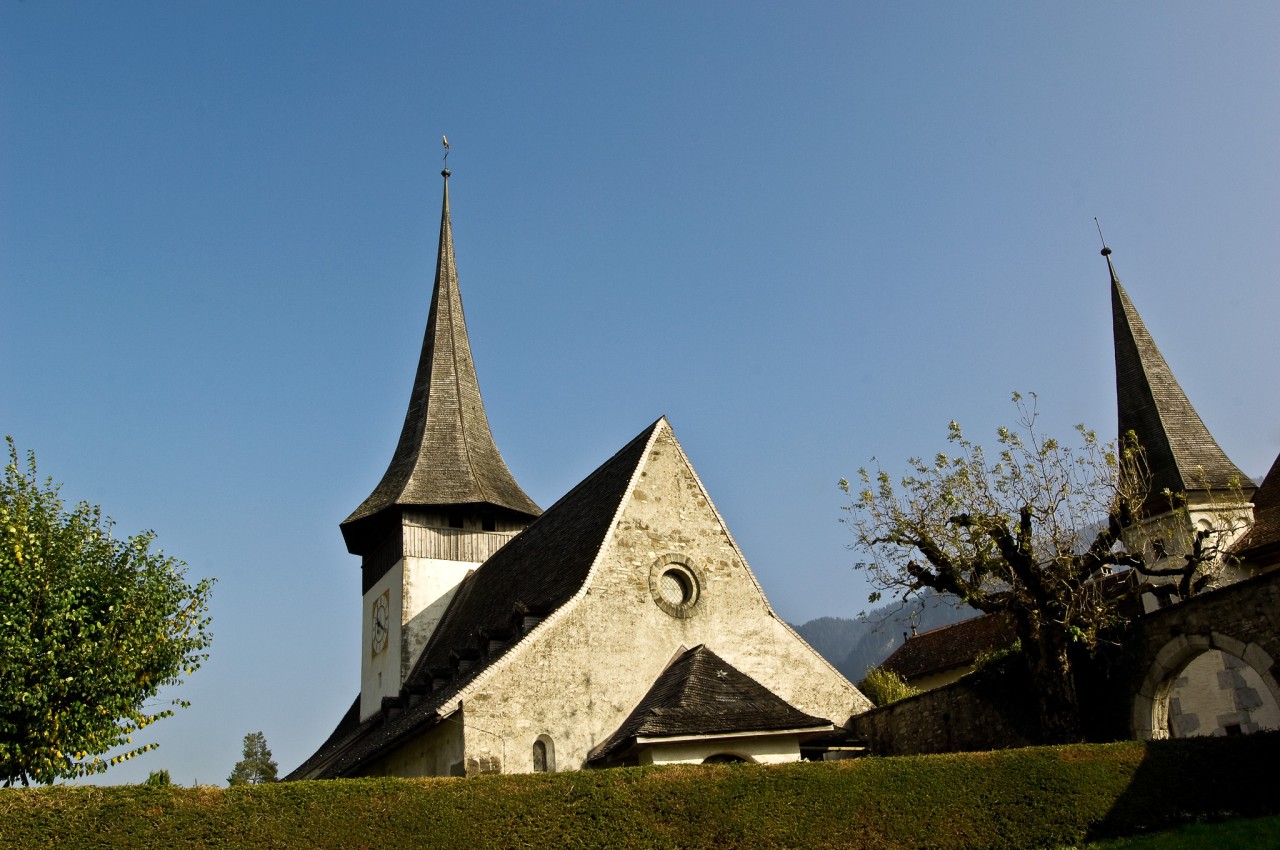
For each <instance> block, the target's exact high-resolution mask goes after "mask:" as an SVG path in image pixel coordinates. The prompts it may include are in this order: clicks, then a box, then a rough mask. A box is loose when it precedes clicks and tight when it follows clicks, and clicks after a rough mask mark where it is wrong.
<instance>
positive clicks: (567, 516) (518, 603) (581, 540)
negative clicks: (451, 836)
mask: <svg viewBox="0 0 1280 850" xmlns="http://www.w3.org/2000/svg"><path fill="white" fill-rule="evenodd" d="M663 421H664V420H662V419H659V420H658V421H657V422H654V423H653V424H652V425H650V426H649V427H648V428H646V429H645V430H644V431H643V432H641V433H640V435H639V436H637V437H636V438H635V439H634V440H632V441H631V442H629V443H627V445H626V446H624V447H623V448H622V449H621V450H620V451H619V452H618V453H617V454H615V455H614V456H613V457H612V458H610V459H609V460H607V461H606V462H605V463H604V464H603V465H601V466H600V467H599V468H598V469H596V471H595V472H593V473H591V474H590V475H588V476H587V477H586V478H585V479H583V481H582V482H581V483H580V484H578V486H576V487H574V488H573V489H572V490H570V491H569V492H568V493H567V494H566V495H565V496H564V497H563V498H561V499H560V501H558V502H556V503H555V504H554V505H552V506H551V507H550V508H549V509H548V510H547V512H546V513H544V514H543V515H542V516H541V517H539V518H538V519H537V520H535V521H534V522H533V523H532V524H531V525H530V526H529V527H528V528H526V529H525V530H524V531H522V532H520V533H519V534H518V535H516V536H515V537H514V538H513V539H512V540H511V542H509V543H507V544H506V545H505V546H503V547H502V548H501V549H499V550H498V551H497V552H496V553H495V554H494V555H493V557H491V558H490V559H489V560H487V561H485V562H484V563H483V564H481V565H480V567H478V568H477V569H476V570H475V571H473V572H472V573H470V574H469V575H468V576H467V577H466V578H465V579H463V581H462V583H461V584H460V585H459V586H458V590H457V592H456V593H455V594H454V596H453V599H452V601H450V603H449V607H448V608H447V609H446V611H445V614H444V617H443V618H442V619H441V621H440V625H439V626H438V627H437V628H436V630H435V633H434V634H432V636H431V639H430V640H429V641H428V643H427V646H426V648H425V649H424V650H423V652H422V655H421V656H420V657H419V659H418V662H417V663H416V664H415V665H414V668H413V670H412V671H411V672H410V674H409V678H408V680H407V681H406V683H405V692H404V696H405V697H406V698H405V699H401V700H395V701H389V702H388V703H387V705H388V707H389V708H390V709H391V710H390V711H389V712H387V713H386V715H385V716H384V715H383V714H375V715H372V716H371V717H370V718H369V719H368V720H366V721H364V722H363V723H359V722H355V723H353V724H349V725H348V726H345V727H344V726H343V725H341V724H340V725H339V727H338V729H337V730H335V732H334V734H333V735H331V736H330V738H329V740H328V741H326V742H325V744H324V745H322V746H321V747H320V749H319V750H318V751H317V752H316V753H315V754H314V755H313V756H312V757H311V758H310V759H308V760H307V761H306V762H305V763H304V764H303V765H302V766H301V767H299V768H298V769H297V770H295V771H294V772H293V773H292V774H290V778H301V777H302V776H305V775H308V774H309V773H310V772H311V771H313V770H316V769H318V770H319V774H318V775H319V776H320V777H321V778H327V777H334V776H350V775H355V774H357V773H359V771H360V769H361V767H362V765H364V764H365V763H367V762H368V761H369V760H370V759H374V758H377V757H378V756H380V755H381V754H383V753H384V752H386V751H387V750H388V749H389V748H390V747H392V746H394V745H395V744H396V743H397V742H398V741H400V740H401V739H403V738H404V737H406V736H409V735H413V734H417V733H421V732H423V731H425V730H426V729H428V728H430V727H431V726H433V725H434V724H435V723H437V722H439V720H440V716H439V712H440V710H441V709H442V707H443V706H445V704H446V703H448V702H449V701H450V700H452V699H453V698H454V697H456V696H457V695H458V693H459V692H460V691H462V689H463V688H464V687H466V686H467V685H468V684H470V683H471V682H473V681H474V680H475V679H476V677H477V676H479V675H480V674H481V673H483V672H484V671H485V670H486V669H487V668H488V667H489V666H490V665H491V664H493V663H494V662H495V661H497V660H498V659H499V658H501V657H502V655H503V654H504V653H505V652H507V651H509V650H510V649H511V648H512V647H513V646H515V645H516V644H518V643H519V642H520V641H521V640H522V639H523V637H524V635H523V633H522V632H521V631H520V630H519V628H518V624H519V623H520V621H521V620H522V619H523V617H524V615H525V614H532V615H536V616H547V615H550V614H551V613H552V612H554V611H555V610H556V609H557V608H559V607H560V606H562V605H564V604H565V603H566V602H568V601H569V600H570V599H571V598H572V597H573V595H574V594H575V593H577V592H578V590H580V589H581V588H582V586H583V584H584V583H585V581H586V579H587V575H588V573H589V572H590V570H591V565H592V564H593V563H594V562H595V558H596V555H597V553H598V552H599V551H600V548H601V547H602V546H603V545H604V542H605V539H606V537H607V535H608V533H609V529H610V527H611V526H612V525H613V518H614V516H615V515H616V514H617V512H618V508H619V506H620V505H621V503H622V498H623V496H624V495H625V494H626V491H627V487H628V486H629V485H630V483H631V479H632V477H633V476H634V475H635V473H636V470H637V468H638V467H639V466H640V463H641V462H642V461H643V459H644V455H645V449H646V448H647V447H648V445H649V440H650V438H651V437H652V436H653V433H654V431H655V430H656V429H657V428H658V426H659V425H660V424H661V423H662V422H663ZM491 639H496V640H498V641H501V645H500V646H499V647H498V648H496V649H494V648H492V647H491V644H490V640H491ZM459 659H467V660H469V661H470V662H471V666H470V667H469V668H468V669H466V670H465V671H464V672H457V671H458V670H459V668H458V666H457V662H458V660H459ZM438 671H449V673H448V675H447V676H446V678H447V682H446V683H445V685H444V686H443V687H441V688H439V689H438V690H434V691H433V690H431V684H432V679H433V677H434V676H435V675H436V674H437V672H438ZM358 704H359V700H358V699H357V706H356V708H355V709H353V710H354V711H356V712H357V713H358V711H359V708H358ZM357 717H358V714H357Z"/></svg>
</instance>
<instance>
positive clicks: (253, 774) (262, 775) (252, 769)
mask: <svg viewBox="0 0 1280 850" xmlns="http://www.w3.org/2000/svg"><path fill="white" fill-rule="evenodd" d="M276 771H277V766H276V763H275V760H274V759H272V758H271V750H270V749H268V748H267V736H266V735H264V734H262V733H261V732H250V733H249V734H247V735H245V736H244V758H242V759H240V761H238V762H236V766H235V768H234V769H232V771H231V775H230V776H228V777H227V784H228V785H258V784H261V783H263V782H275V781H276Z"/></svg>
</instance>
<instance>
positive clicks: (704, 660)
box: [587, 645, 832, 765]
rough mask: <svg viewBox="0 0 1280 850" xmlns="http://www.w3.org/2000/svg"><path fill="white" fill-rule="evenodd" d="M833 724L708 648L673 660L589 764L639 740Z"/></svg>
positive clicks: (612, 757)
mask: <svg viewBox="0 0 1280 850" xmlns="http://www.w3.org/2000/svg"><path fill="white" fill-rule="evenodd" d="M831 725H832V724H831V721H830V720H825V719H823V718H821V717H814V716H813V715H811V714H805V713H804V712H803V711H800V710H799V709H798V708H796V707H794V706H792V705H791V704H790V703H788V702H787V701H786V700H784V699H782V698H781V697H779V696H778V695H776V694H775V693H773V692H772V691H770V690H769V689H768V688H766V687H765V686H764V685H761V684H760V683H759V682H757V681H756V680H755V679H753V678H751V677H750V676H748V675H746V674H745V673H743V672H741V671H740V670H738V669H737V668H736V667H734V666H733V665H732V664H729V663H728V662H726V661H725V660H724V659H722V658H720V656H718V655H716V654H715V653H714V652H712V651H711V650H709V649H707V648H706V646H704V645H698V646H695V647H694V648H693V649H690V650H688V651H687V652H685V653H684V654H682V655H681V656H680V657H678V658H677V659H676V660H675V661H673V662H671V664H669V665H668V666H667V668H666V669H665V670H663V671H662V674H661V675H659V676H658V679H657V681H656V682H654V683H653V687H651V688H650V689H649V692H648V693H647V694H645V696H644V698H643V699H641V700H640V703H639V704H638V705H637V706H636V707H635V710H633V711H632V712H631V715H630V716H629V717H628V718H627V719H626V720H625V721H624V722H623V724H622V725H621V726H619V727H618V730H617V731H616V732H614V733H613V734H612V735H611V736H609V738H608V739H607V740H605V741H604V742H603V743H601V744H600V745H599V746H597V747H596V748H595V749H594V750H592V751H591V754H590V756H589V757H588V759H587V762H588V764H596V765H599V764H605V763H608V762H610V761H613V760H616V759H617V758H620V757H623V756H625V755H626V754H627V753H628V752H629V751H630V750H631V748H632V747H634V746H635V744H636V739H637V738H673V737H683V736H687V735H699V736H715V735H727V734H735V733H742V732H779V731H790V730H808V731H815V732H817V731H824V730H827V729H830V728H831Z"/></svg>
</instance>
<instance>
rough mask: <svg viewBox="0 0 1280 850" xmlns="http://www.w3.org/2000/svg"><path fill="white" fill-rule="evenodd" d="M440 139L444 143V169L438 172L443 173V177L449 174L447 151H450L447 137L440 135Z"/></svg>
mask: <svg viewBox="0 0 1280 850" xmlns="http://www.w3.org/2000/svg"><path fill="white" fill-rule="evenodd" d="M440 141H441V142H443V143H444V171H441V172H440V173H441V174H443V175H444V176H445V177H448V176H449V151H450V146H449V137H448V136H443V135H442V136H441V137H440Z"/></svg>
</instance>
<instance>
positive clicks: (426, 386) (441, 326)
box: [342, 169, 542, 554]
mask: <svg viewBox="0 0 1280 850" xmlns="http://www.w3.org/2000/svg"><path fill="white" fill-rule="evenodd" d="M440 173H441V175H442V176H443V177H444V201H443V204H442V208H441V213H440V248H439V254H438V256H437V259H436V279H435V288H434V290H433V292H432V294H431V311H430V313H429V314H428V316H427V331H426V336H425V337H424V339H423V342H422V354H421V356H420V358H419V360H418V372H417V375H416V376H415V377H414V381H413V391H412V393H411V394H410V396H409V410H408V412H407V413H406V414H405V417H404V427H403V429H402V430H401V432H400V441H399V443H397V444H396V450H395V454H394V455H392V458H391V463H390V465H389V466H388V467H387V471H386V472H385V473H383V476H382V480H381V481H380V482H378V486H377V487H375V488H374V489H373V493H372V494H370V496H369V498H367V499H365V500H364V502H363V503H362V504H361V505H360V507H358V508H356V510H355V512H354V513H352V514H351V516H349V517H347V518H346V520H344V521H343V523H342V534H343V537H344V538H345V539H346V541H347V548H348V549H349V550H350V551H352V552H355V553H357V554H360V553H362V552H363V551H364V550H365V549H367V548H369V547H368V545H367V544H368V543H369V542H371V541H369V540H368V539H367V538H368V536H369V535H368V531H367V529H371V526H373V525H377V524H379V523H377V522H376V517H377V516H378V515H381V514H383V513H384V512H387V511H389V510H391V509H393V508H398V507H419V508H422V507H427V508H442V509H446V510H447V509H450V508H456V507H460V506H476V507H481V508H485V507H488V508H497V509H499V510H505V511H508V512H511V513H512V514H515V515H518V516H522V517H524V518H525V519H532V518H533V517H536V516H538V515H539V514H540V513H542V511H541V509H540V508H539V507H538V506H537V505H536V504H534V502H533V500H532V499H530V498H529V497H528V496H527V495H525V492H524V490H522V489H520V485H519V484H517V483H516V480H515V478H514V477H513V476H512V475H511V472H510V470H508V469H507V465H506V463H505V462H504V461H503V460H502V455H501V454H500V453H499V452H498V447H497V445H495V444H494V441H493V434H492V432H491V431H490V430H489V420H488V417H486V416H485V412H484V403H483V402H482V401H481V399H480V386H479V383H478V382H477V380H476V370H475V363H474V361H473V360H472V358H471V344H470V342H469V340H468V338H467V325H466V321H465V319H464V318H463V314H462V298H461V296H460V294H459V292H458V268H457V263H456V261H455V259H454V253H453V225H452V223H451V221H450V218H449V174H450V172H449V170H448V169H445V170H444V171H442V172H440Z"/></svg>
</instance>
